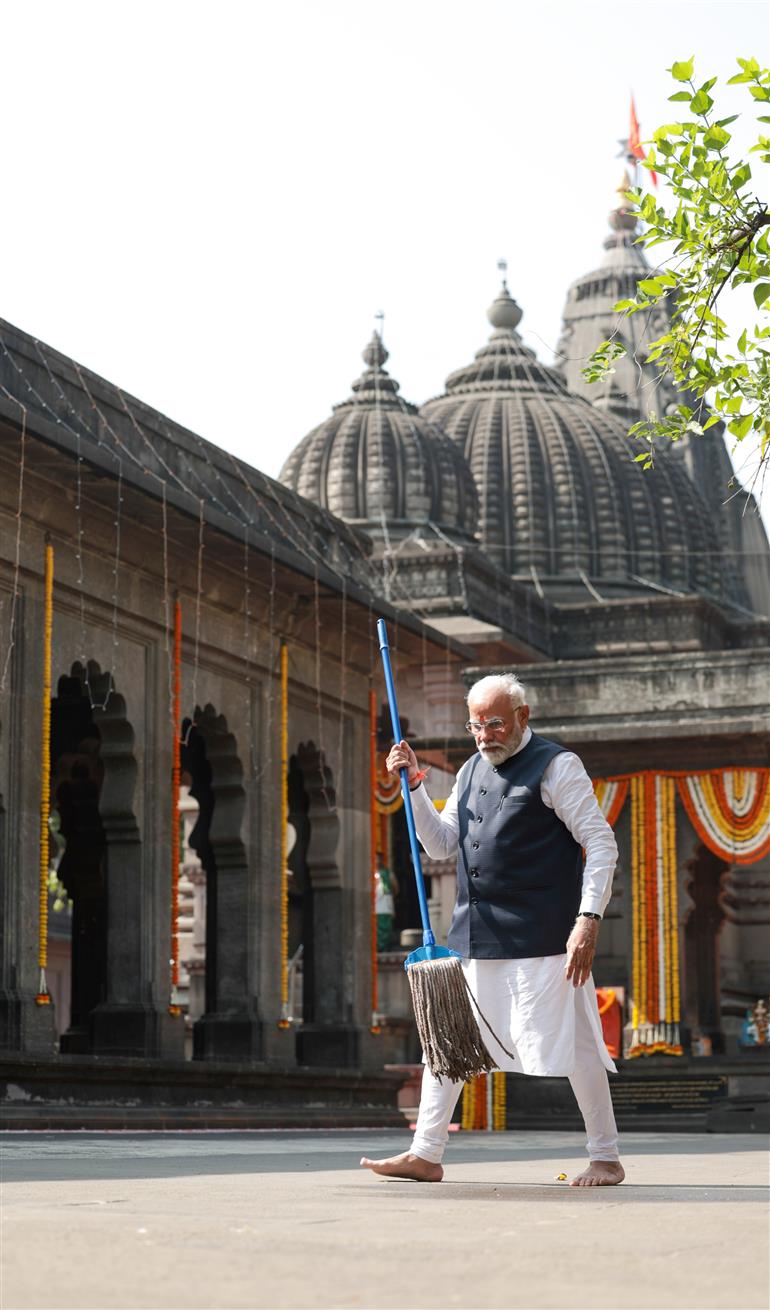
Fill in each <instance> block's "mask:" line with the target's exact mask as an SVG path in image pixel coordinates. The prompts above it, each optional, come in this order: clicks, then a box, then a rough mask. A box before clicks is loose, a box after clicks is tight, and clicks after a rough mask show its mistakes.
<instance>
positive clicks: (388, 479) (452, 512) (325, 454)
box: [279, 332, 478, 540]
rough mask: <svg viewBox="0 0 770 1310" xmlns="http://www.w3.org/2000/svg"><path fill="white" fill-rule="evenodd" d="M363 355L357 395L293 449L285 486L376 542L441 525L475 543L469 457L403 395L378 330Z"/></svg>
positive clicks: (285, 469) (441, 529)
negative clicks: (386, 366)
mask: <svg viewBox="0 0 770 1310" xmlns="http://www.w3.org/2000/svg"><path fill="white" fill-rule="evenodd" d="M363 357H364V362H365V363H366V365H367V368H366V370H365V371H364V373H363V374H362V376H361V377H360V378H359V379H358V381H357V382H354V383H353V395H352V396H351V397H350V399H349V400H345V401H343V402H342V404H340V405H335V406H334V409H333V411H332V414H331V416H330V417H329V418H328V419H326V420H325V422H323V423H321V424H320V425H319V426H318V427H317V428H314V429H313V431H312V432H310V433H308V435H307V436H306V437H305V438H304V440H303V441H301V442H300V443H299V445H298V446H297V447H296V448H295V450H293V451H292V453H291V455H290V456H289V458H288V459H287V460H286V463H285V464H284V466H283V468H282V469H281V472H280V475H279V477H280V481H281V482H283V483H284V484H285V485H286V486H288V487H291V488H292V490H293V491H297V492H299V494H300V495H302V496H306V497H307V498H308V500H312V501H314V502H315V504H317V505H321V506H323V508H325V509H328V510H330V511H331V512H332V513H333V514H336V515H338V516H339V517H340V518H342V519H345V520H346V521H347V522H348V523H353V524H356V525H357V526H359V527H362V528H364V529H366V531H368V532H370V533H371V534H372V535H373V536H375V537H380V538H381V537H383V536H387V537H388V538H391V537H399V536H405V535H408V534H409V533H410V532H413V531H414V530H415V529H416V528H419V527H434V528H437V529H438V530H439V532H441V533H445V534H446V535H448V536H449V537H451V538H452V539H457V540H469V539H470V538H471V537H472V536H473V533H474V531H475V528H476V523H477V518H478V496H477V494H476V486H475V483H474V480H473V477H472V475H471V472H470V469H469V468H468V465H467V464H466V462H465V460H464V459H463V457H462V454H461V453H460V451H459V450H458V448H457V446H456V444H455V443H454V442H452V441H450V440H449V438H448V437H447V436H446V435H444V433H442V432H440V431H437V430H436V428H435V426H434V425H433V424H432V423H431V422H430V421H429V420H428V419H425V418H422V417H421V416H420V413H419V411H418V409H417V407H416V406H415V405H410V404H409V403H408V402H407V401H405V400H402V399H401V397H400V396H399V395H398V383H397V382H395V381H394V380H393V378H391V377H390V376H389V374H388V373H387V372H386V371H385V369H384V367H383V365H384V364H385V361H386V360H387V358H388V352H387V350H386V349H385V347H384V345H383V344H382V341H381V339H380V337H379V336H378V334H377V333H376V332H375V333H374V335H373V336H372V339H371V341H370V342H369V345H368V346H367V347H366V350H365V351H364V355H363Z"/></svg>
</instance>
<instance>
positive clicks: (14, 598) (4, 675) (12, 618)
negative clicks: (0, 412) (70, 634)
mask: <svg viewBox="0 0 770 1310" xmlns="http://www.w3.org/2000/svg"><path fill="white" fill-rule="evenodd" d="M0 390H2V391H3V393H4V395H6V396H7V397H8V399H9V400H10V401H12V402H13V404H14V405H18V407H19V409H20V410H21V427H20V430H19V489H18V492H17V496H16V540H15V544H14V552H13V583H12V590H11V608H10V614H9V616H8V647H7V650H6V652H5V657H4V659H3V664H2V669H0V692H4V691H5V685H6V681H7V679H8V670H9V668H10V665H11V654H12V652H13V648H14V645H15V644H16V610H17V608H18V602H19V576H20V571H21V512H22V508H23V505H24V471H25V465H26V447H27V407H26V405H23V404H22V402H21V401H20V400H16V398H15V397H14V396H12V395H11V393H10V391H8V390H7V389H6V388H5V387H3V386H1V385H0Z"/></svg>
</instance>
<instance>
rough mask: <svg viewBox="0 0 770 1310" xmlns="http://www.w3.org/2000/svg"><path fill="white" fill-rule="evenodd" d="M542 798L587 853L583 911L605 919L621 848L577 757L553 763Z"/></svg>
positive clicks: (565, 753) (559, 757) (564, 757)
mask: <svg viewBox="0 0 770 1310" xmlns="http://www.w3.org/2000/svg"><path fill="white" fill-rule="evenodd" d="M540 796H541V798H542V801H543V804H544V805H547V806H548V807H549V809H552V810H553V811H554V813H555V814H557V815H558V816H559V818H560V819H561V821H562V823H563V824H564V825H565V827H567V828H568V829H569V831H570V832H571V833H572V836H573V837H574V838H575V841H578V842H580V845H581V846H582V847H583V849H584V851H585V853H586V863H585V869H584V870H583V894H582V897H581V900H580V909H581V911H582V910H586V911H588V912H589V913H590V914H602V915H603V914H604V911H605V910H606V908H607V906H608V905H609V900H610V896H611V895H612V875H613V874H614V872H615V865H616V863H617V859H618V847H617V843H616V841H615V835H614V833H613V831H612V828H611V827H610V825H609V824H608V822H607V820H606V819H605V817H604V815H603V814H602V812H601V810H600V809H599V803H598V801H597V799H596V795H595V793H594V789H593V784H592V782H591V779H590V778H589V776H588V774H587V773H586V771H585V769H584V767H583V765H582V763H581V762H580V760H579V759H578V757H577V755H573V754H572V752H571V751H563V752H562V753H561V754H560V755H557V756H556V757H555V758H554V759H553V760H551V763H550V764H549V765H548V768H547V769H546V771H545V773H544V774H543V778H542V781H541V783H540Z"/></svg>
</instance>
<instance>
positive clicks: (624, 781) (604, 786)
mask: <svg viewBox="0 0 770 1310" xmlns="http://www.w3.org/2000/svg"><path fill="white" fill-rule="evenodd" d="M593 784H594V792H595V793H596V799H597V801H598V802H599V809H600V810H601V812H602V814H603V815H604V817H605V819H606V820H607V822H608V824H609V825H610V827H611V828H614V827H615V824H616V823H617V821H618V818H619V817H620V812H621V810H622V809H623V806H624V805H625V803H626V797H627V795H628V784H629V780H628V778H594V780H593Z"/></svg>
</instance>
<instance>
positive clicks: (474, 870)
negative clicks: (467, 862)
mask: <svg viewBox="0 0 770 1310" xmlns="http://www.w3.org/2000/svg"><path fill="white" fill-rule="evenodd" d="M478 876H479V871H478V869H471V877H472V878H478Z"/></svg>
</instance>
